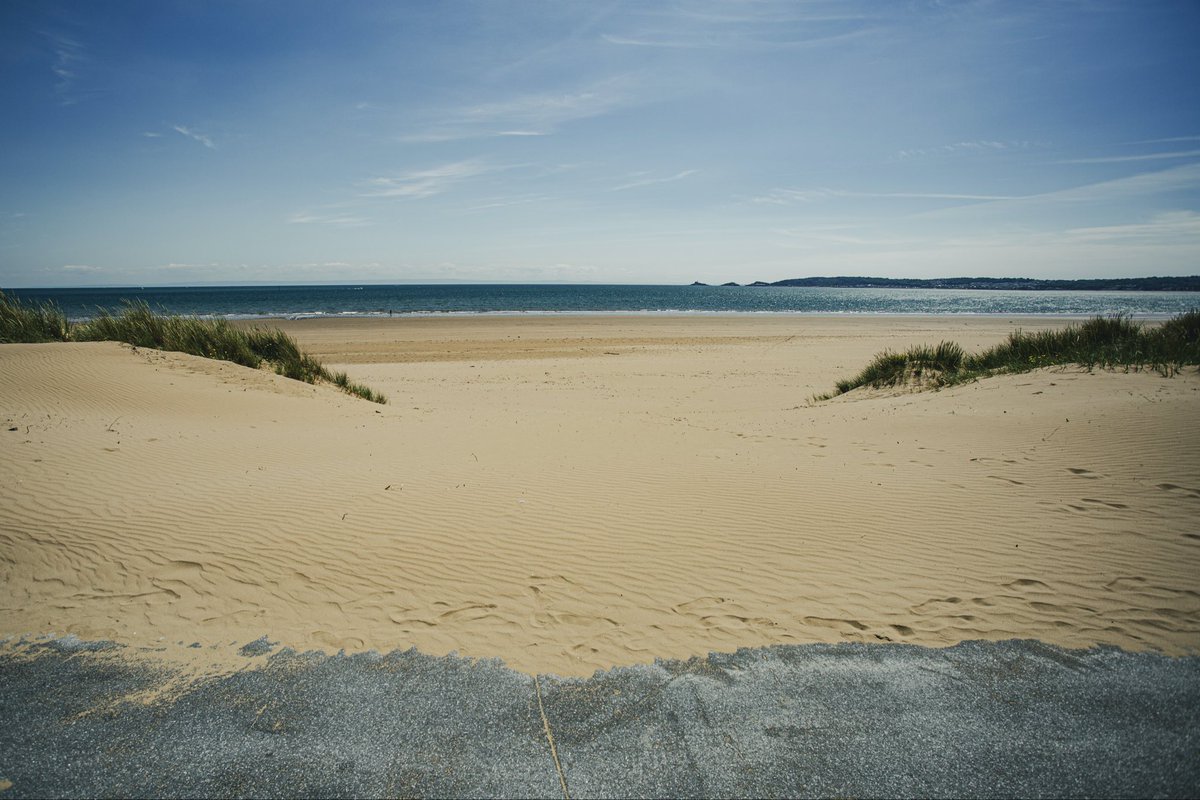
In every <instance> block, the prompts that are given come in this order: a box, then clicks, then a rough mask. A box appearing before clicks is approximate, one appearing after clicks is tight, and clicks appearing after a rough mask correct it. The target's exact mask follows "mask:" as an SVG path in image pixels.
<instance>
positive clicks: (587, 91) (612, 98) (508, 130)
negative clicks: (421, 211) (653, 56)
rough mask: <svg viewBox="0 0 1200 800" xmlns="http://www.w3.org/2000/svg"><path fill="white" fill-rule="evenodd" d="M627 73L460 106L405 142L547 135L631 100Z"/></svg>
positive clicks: (630, 87) (616, 107)
mask: <svg viewBox="0 0 1200 800" xmlns="http://www.w3.org/2000/svg"><path fill="white" fill-rule="evenodd" d="M632 91H633V90H632V82H631V81H630V79H628V78H625V77H617V78H612V79H609V80H605V81H599V82H597V83H594V84H591V85H589V86H586V87H584V88H581V89H578V90H575V91H565V92H540V93H533V94H523V95H518V96H516V97H511V98H507V99H503V100H494V101H489V102H484V103H477V104H475V105H470V106H464V107H461V108H457V109H453V110H450V111H448V112H446V113H444V114H443V119H441V120H439V121H437V122H435V123H433V124H431V125H429V126H428V127H427V129H426V130H424V131H421V132H418V133H412V134H408V135H405V136H402V137H401V141H403V142H412V143H421V142H448V141H456V140H460V139H476V138H490V137H497V136H548V135H550V134H552V133H555V132H556V131H557V130H558V129H559V128H560V127H561V126H563V125H566V124H568V123H571V122H575V121H578V120H583V119H589V118H592V117H598V116H602V115H604V114H608V113H609V112H611V111H614V110H616V109H618V108H621V107H623V106H625V105H628V104H629V103H630V102H631V96H632Z"/></svg>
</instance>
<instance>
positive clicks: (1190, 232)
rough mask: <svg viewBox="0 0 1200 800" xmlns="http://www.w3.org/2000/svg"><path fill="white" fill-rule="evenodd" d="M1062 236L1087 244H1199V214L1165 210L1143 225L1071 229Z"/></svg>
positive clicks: (1131, 224) (1141, 223) (1133, 223)
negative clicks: (1134, 242)
mask: <svg viewBox="0 0 1200 800" xmlns="http://www.w3.org/2000/svg"><path fill="white" fill-rule="evenodd" d="M1065 235H1066V236H1068V237H1069V238H1071V239H1073V240H1075V241H1087V242H1120V241H1127V240H1139V241H1140V240H1155V241H1159V242H1165V241H1175V240H1184V241H1189V242H1191V243H1192V244H1200V213H1197V212H1195V211H1190V210H1188V211H1167V212H1164V213H1161V214H1157V215H1155V216H1153V217H1152V218H1151V219H1150V220H1148V221H1146V222H1132V223H1126V224H1121V225H1096V226H1091V227H1083V228H1072V229H1070V230H1067V231H1066V232H1065Z"/></svg>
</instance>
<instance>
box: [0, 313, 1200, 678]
mask: <svg viewBox="0 0 1200 800" xmlns="http://www.w3.org/2000/svg"><path fill="white" fill-rule="evenodd" d="M510 324H513V323H510ZM562 324H565V323H562ZM706 324H709V325H712V324H713V323H706ZM794 324H795V325H800V324H801V323H794ZM808 324H811V323H808ZM643 338H652V337H646V336H644V337H643ZM708 338H709V339H714V338H715V339H719V337H714V336H709V337H708ZM672 342H673V343H672V344H671V346H669V347H667V346H664V347H659V348H654V347H647V348H646V349H640V350H626V351H620V353H621V355H620V357H612V356H605V355H604V354H603V353H604V350H603V346H604V345H603V342H600V343H599V344H596V345H595V349H596V350H597V351H598V352H600V353H601V355H598V356H596V357H593V358H583V359H579V358H571V359H555V358H544V359H525V360H521V361H498V360H494V359H492V360H487V361H481V362H479V363H468V362H467V361H445V362H437V363H432V362H431V363H409V364H375V365H370V366H363V367H360V368H357V370H352V373H353V377H355V378H357V379H364V380H368V381H369V382H370V383H371V384H372V385H375V386H378V387H379V388H381V389H382V390H383V391H385V392H386V393H387V394H388V395H389V396H390V397H391V398H392V402H391V404H390V405H388V406H385V407H379V406H375V405H373V404H369V403H364V402H361V401H357V400H355V399H353V398H349V397H346V396H344V395H341V394H339V393H337V392H335V391H333V390H326V389H321V388H314V387H308V386H303V385H299V384H295V383H294V382H288V381H285V380H283V379H282V378H278V377H276V376H274V375H271V374H268V373H264V372H255V371H252V370H245V369H242V368H239V367H235V366H232V365H228V364H220V363H218V362H211V361H204V360H202V359H195V358H191V357H188V356H183V355H178V354H162V353H157V352H148V351H136V350H132V349H131V348H128V347H124V346H121V345H115V344H90V345H4V346H0V421H2V422H3V427H2V428H0V454H2V458H0V487H3V488H2V491H3V498H2V499H3V502H2V503H0V580H2V581H3V584H4V587H5V591H4V596H3V598H0V634H15V633H41V632H51V631H53V632H58V633H64V632H74V633H77V634H79V635H81V636H93V637H95V636H103V637H110V638H116V639H118V640H122V641H129V642H133V643H138V644H143V645H154V644H155V643H158V642H160V641H162V642H182V643H184V644H187V643H191V642H199V643H201V644H204V645H209V644H222V643H224V644H227V643H230V642H234V641H236V642H245V641H247V640H249V639H252V638H255V637H257V636H259V635H261V634H268V635H269V636H270V637H271V638H272V639H276V640H280V641H282V642H283V643H285V644H289V645H291V646H295V647H299V648H312V647H317V648H321V649H325V650H337V649H342V648H345V649H348V650H363V649H369V648H375V649H380V650H391V649H393V648H406V647H409V646H416V647H418V648H419V649H421V650H422V651H425V652H429V653H446V652H450V651H458V652H460V653H462V654H464V655H471V656H481V657H490V656H500V657H502V658H504V659H505V660H506V661H507V662H508V663H509V665H510V666H513V667H515V668H518V669H523V670H527V671H539V672H555V673H559V674H567V675H581V674H588V673H590V672H591V671H593V670H595V669H598V668H606V667H609V666H612V665H616V664H629V663H638V662H646V661H651V660H653V659H654V658H655V657H686V656H689V655H693V654H697V653H704V652H707V651H710V650H731V649H735V648H737V647H741V646H757V645H764V644H771V643H797V642H814V641H825V642H832V641H844V640H859V641H905V642H914V643H919V644H925V645H949V644H953V643H955V642H958V641H961V640H964V639H975V638H985V639H999V638H1008V637H1036V638H1040V639H1043V640H1046V641H1050V642H1054V643H1057V644H1061V645H1067V646H1087V645H1092V644H1096V643H1104V644H1115V645H1119V646H1122V647H1126V648H1131V649H1145V648H1152V649H1158V650H1163V651H1166V652H1168V653H1184V652H1196V651H1197V650H1198V649H1200V585H1198V584H1200V579H1198V578H1197V576H1198V575H1200V525H1198V524H1197V522H1196V520H1197V519H1200V436H1197V435H1196V434H1195V432H1194V428H1195V420H1196V419H1197V418H1198V415H1197V411H1198V410H1200V378H1197V377H1196V376H1195V375H1184V376H1180V377H1177V378H1175V379H1173V380H1165V379H1162V378H1159V377H1158V376H1156V375H1147V374H1111V373H1098V374H1085V373H1080V372H1073V371H1057V372H1039V373H1034V374H1031V375H1025V376H1016V377H1005V378H998V379H994V380H990V381H985V382H982V383H977V384H972V385H968V386H963V387H958V388H956V389H953V390H947V391H942V392H938V393H927V394H913V395H891V396H874V397H869V396H864V397H855V396H848V397H844V398H839V399H837V400H834V401H831V402H828V403H824V404H820V405H816V406H813V405H809V404H807V403H806V402H805V401H804V398H806V397H808V396H809V395H811V394H812V393H813V391H815V390H816V389H818V388H821V387H823V386H825V385H827V384H828V381H827V377H828V376H829V375H830V374H834V375H836V374H840V373H838V372H836V370H835V367H834V365H833V364H825V363H824V362H820V360H819V359H814V358H808V360H807V361H806V356H810V355H812V354H813V353H816V352H818V351H820V352H827V351H828V348H829V347H831V346H833V345H830V344H829V343H828V342H823V341H817V340H815V339H813V338H812V337H807V338H806V337H805V336H803V335H799V336H793V335H791V334H789V335H788V336H784V335H782V334H779V335H776V332H775V331H774V330H772V331H771V335H768V336H760V337H758V338H755V337H752V336H747V335H744V332H741V331H739V332H738V336H737V338H736V341H729V342H720V341H716V343H714V342H713V341H706V342H705V343H702V344H696V345H689V344H687V343H680V342H679V341H678V339H677V338H676V339H673V340H672ZM594 344H595V343H594ZM877 344H878V342H877V341H873V340H872V341H866V342H858V341H857V340H856V341H855V343H854V344H853V346H852V347H851V348H850V349H851V353H850V356H844V357H845V358H847V359H848V360H849V359H850V357H851V356H852V357H853V358H854V359H857V358H858V355H857V354H858V351H859V350H864V351H872V350H873V349H877V348H876V345H877ZM639 347H641V345H639ZM822 347H824V348H826V349H825V350H820V348H822ZM855 348H857V349H855ZM855 363H857V362H855ZM814 364H815V366H814Z"/></svg>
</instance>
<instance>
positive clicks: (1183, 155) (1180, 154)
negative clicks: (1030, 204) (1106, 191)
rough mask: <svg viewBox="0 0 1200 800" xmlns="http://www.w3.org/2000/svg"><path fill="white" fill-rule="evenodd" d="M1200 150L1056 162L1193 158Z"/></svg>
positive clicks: (1103, 162)
mask: <svg viewBox="0 0 1200 800" xmlns="http://www.w3.org/2000/svg"><path fill="white" fill-rule="evenodd" d="M1196 156H1200V150H1176V151H1175V152H1172V153H1143V154H1141V155H1129V156H1097V157H1096V158H1068V159H1065V160H1063V161H1056V162H1054V163H1056V164H1122V163H1125V162H1127V161H1161V160H1164V159H1172V158H1195V157H1196Z"/></svg>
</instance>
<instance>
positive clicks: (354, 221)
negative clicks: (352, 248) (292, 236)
mask: <svg viewBox="0 0 1200 800" xmlns="http://www.w3.org/2000/svg"><path fill="white" fill-rule="evenodd" d="M288 224H289V225H333V226H335V227H338V228H364V227H367V226H368V225H373V224H374V223H373V222H372V221H371V220H370V219H367V218H366V217H356V216H354V215H353V214H314V213H312V212H310V211H304V212H300V213H296V214H293V215H292V216H290V217H288Z"/></svg>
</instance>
